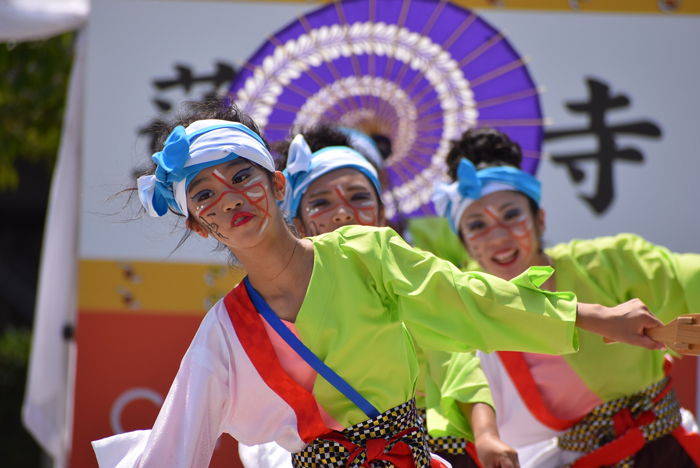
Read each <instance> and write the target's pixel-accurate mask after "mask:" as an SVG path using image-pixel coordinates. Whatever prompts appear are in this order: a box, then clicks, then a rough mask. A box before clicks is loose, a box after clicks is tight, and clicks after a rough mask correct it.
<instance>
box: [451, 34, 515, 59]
mask: <svg viewBox="0 0 700 468" xmlns="http://www.w3.org/2000/svg"><path fill="white" fill-rule="evenodd" d="M506 35H507V33H506V32H505V31H501V32H499V33H498V34H495V35H493V36H491V37H490V38H489V39H488V40H487V41H486V42H484V43H483V44H481V45H480V46H479V47H477V48H476V49H474V50H473V51H471V52H470V53H469V54H468V55H467V56H466V57H464V58H463V59H462V60H460V61H459V68H464V67H466V66H467V64H469V63H471V62H472V61H473V60H475V59H476V58H477V57H479V56H480V55H481V54H483V53H484V52H486V51H487V50H489V49H490V48H491V47H493V46H494V45H496V44H498V43H499V42H501V41H502V40H503V39H505V37H506Z"/></svg>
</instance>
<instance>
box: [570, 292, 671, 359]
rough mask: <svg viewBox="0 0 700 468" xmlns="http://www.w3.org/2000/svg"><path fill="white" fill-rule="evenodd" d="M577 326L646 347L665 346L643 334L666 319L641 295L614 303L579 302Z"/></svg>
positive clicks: (664, 347) (662, 348)
mask: <svg viewBox="0 0 700 468" xmlns="http://www.w3.org/2000/svg"><path fill="white" fill-rule="evenodd" d="M576 326H577V327H579V328H582V329H584V330H587V331H590V332H593V333H597V334H599V335H603V336H605V337H607V338H611V339H613V340H614V341H619V342H620V343H627V344H631V345H634V346H641V347H642V348H647V349H660V350H665V349H666V346H665V345H664V344H663V343H659V342H657V341H654V340H652V339H651V338H649V337H648V336H646V335H645V334H644V330H646V329H649V328H656V327H662V326H663V322H661V320H659V319H657V318H656V317H654V315H652V313H651V312H649V309H648V308H647V306H645V305H644V303H643V302H642V301H640V300H639V299H632V300H630V301H627V302H624V303H622V304H620V305H617V306H615V307H603V306H601V305H597V304H584V303H579V304H578V315H577V318H576Z"/></svg>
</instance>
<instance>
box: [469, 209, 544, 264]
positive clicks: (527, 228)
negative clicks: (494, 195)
mask: <svg viewBox="0 0 700 468" xmlns="http://www.w3.org/2000/svg"><path fill="white" fill-rule="evenodd" d="M484 211H486V214H487V215H489V217H490V218H491V219H492V220H493V222H494V223H495V224H494V225H493V226H491V227H489V228H486V229H484V230H483V231H481V232H478V233H476V234H474V235H469V234H467V239H469V240H470V241H474V240H478V239H480V238H482V237H484V236H486V235H488V234H489V233H491V232H492V231H493V230H494V229H498V228H501V229H505V230H506V232H508V234H509V235H510V236H511V237H512V238H513V239H515V242H516V243H517V244H518V245H519V246H520V248H521V249H522V250H523V253H524V254H525V257H528V256H529V255H530V252H532V238H531V236H530V232H531V229H532V225H531V223H529V221H528V219H527V216H524V217H523V219H521V220H520V221H517V222H512V223H510V224H505V223H503V222H502V221H501V220H500V219H499V218H498V215H497V214H496V213H494V211H493V210H492V209H491V208H490V207H486V209H485V210H484ZM528 224H529V225H528ZM516 231H517V232H516Z"/></svg>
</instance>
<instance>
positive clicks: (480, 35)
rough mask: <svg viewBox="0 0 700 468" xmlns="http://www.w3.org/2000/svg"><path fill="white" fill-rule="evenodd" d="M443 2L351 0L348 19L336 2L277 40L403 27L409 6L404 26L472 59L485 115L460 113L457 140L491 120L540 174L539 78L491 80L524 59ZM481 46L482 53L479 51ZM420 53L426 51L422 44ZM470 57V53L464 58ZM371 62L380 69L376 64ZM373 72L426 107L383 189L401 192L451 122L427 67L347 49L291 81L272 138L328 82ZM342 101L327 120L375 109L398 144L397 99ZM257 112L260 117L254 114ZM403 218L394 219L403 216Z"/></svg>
mask: <svg viewBox="0 0 700 468" xmlns="http://www.w3.org/2000/svg"><path fill="white" fill-rule="evenodd" d="M439 5H440V4H439V2H437V1H431V0H410V1H408V0H345V1H343V2H341V3H340V8H342V13H343V14H344V17H345V21H341V19H340V17H339V14H338V9H337V6H336V5H335V4H330V5H327V6H323V7H321V8H319V9H317V10H315V11H313V12H311V13H309V14H308V15H306V17H305V22H306V23H305V24H304V22H303V21H300V20H294V21H293V22H292V23H290V24H289V25H288V26H287V27H285V28H284V29H282V30H280V31H278V32H277V33H275V34H274V37H275V38H276V41H278V42H277V44H280V43H281V44H284V43H286V42H287V41H289V40H292V39H297V38H299V37H300V36H302V35H304V34H306V33H307V30H306V28H309V29H311V30H314V29H319V28H322V27H324V26H326V27H330V26H332V25H338V24H344V23H347V24H348V25H352V24H354V23H368V22H369V21H370V18H371V17H372V15H373V16H374V19H375V23H381V22H383V23H386V24H393V25H396V24H399V23H400V17H401V12H402V9H403V8H406V7H407V10H406V14H405V21H404V22H403V24H402V26H403V27H404V28H405V29H407V30H409V31H411V32H414V33H417V34H420V35H422V36H426V37H428V38H429V39H430V40H431V41H432V42H433V43H434V44H437V45H440V46H442V47H444V44H445V43H446V42H447V41H450V42H451V43H450V44H449V45H448V46H447V47H446V48H445V50H446V51H447V52H448V53H449V54H450V56H451V58H452V59H453V60H454V61H455V62H457V63H460V62H462V61H463V60H464V61H466V62H468V63H465V64H464V65H463V66H461V67H460V68H461V71H462V73H463V75H464V78H466V80H467V81H468V83H469V88H470V89H471V91H472V92H473V100H474V101H475V102H476V106H477V108H478V118H477V120H476V124H475V125H469V124H468V123H467V122H466V121H464V120H463V119H459V120H458V121H457V128H458V132H457V133H456V134H455V135H454V136H453V138H457V137H458V136H459V134H461V132H462V131H464V130H466V129H467V128H469V127H470V126H472V127H473V126H477V127H478V126H483V125H489V126H492V127H494V128H497V129H498V130H501V131H503V132H505V133H507V134H508V135H509V136H510V137H511V139H513V140H514V141H517V142H518V143H519V144H520V145H521V147H522V149H523V150H524V151H523V153H524V156H525V157H524V158H523V169H524V170H525V171H527V172H529V173H531V174H535V172H536V170H537V165H538V163H539V158H538V156H539V155H540V152H541V148H542V137H543V128H542V124H541V123H540V122H541V120H542V113H541V109H540V103H539V96H538V94H537V93H536V92H534V89H535V84H534V83H533V80H532V78H531V77H530V74H529V73H528V71H527V68H526V67H525V66H517V67H514V68H513V69H511V70H509V71H507V72H505V73H503V74H501V75H500V76H495V77H492V78H491V79H485V77H488V76H489V74H493V73H494V71H495V70H499V69H501V67H504V66H507V65H508V64H512V63H517V61H518V60H520V58H521V57H520V55H519V54H518V53H517V51H515V49H514V48H513V47H512V46H511V45H510V43H509V42H508V41H507V40H506V39H500V40H495V41H493V43H492V45H491V46H490V47H486V44H487V43H489V41H490V40H492V38H495V37H496V36H497V35H498V31H497V30H495V29H494V28H493V27H492V26H490V25H489V24H488V23H486V22H485V21H484V20H483V19H481V18H480V17H478V16H476V15H475V13H473V12H471V11H469V10H466V9H464V8H461V7H458V6H456V5H453V4H451V3H444V4H442V10H441V11H439V15H438V16H437V17H436V18H437V19H436V20H435V18H433V14H434V13H435V12H437V11H438V9H439V8H440V6H439ZM372 10H373V11H372ZM432 20H435V21H434V24H433V26H432V27H430V28H429V29H427V28H426V25H427V24H428V22H429V21H432ZM465 22H470V24H469V26H468V27H467V28H466V29H465V30H464V31H463V32H462V33H461V34H459V35H455V31H457V30H458V29H459V28H460V26H462V25H464V24H465ZM277 44H275V43H273V42H271V41H266V42H265V43H264V44H263V45H262V46H261V47H260V48H259V49H258V50H257V52H255V53H254V54H253V55H252V56H251V57H250V58H249V59H248V65H247V66H246V67H245V68H244V69H243V70H242V71H241V72H240V73H239V74H238V76H237V77H236V78H235V79H234V81H233V83H232V84H231V92H232V96H233V97H234V99H237V98H236V96H237V93H238V91H239V90H240V89H241V88H243V87H244V86H245V85H246V81H247V80H248V79H249V78H251V77H252V76H253V72H252V71H251V69H252V68H254V67H256V66H260V65H261V64H262V63H263V60H264V59H265V58H266V57H268V56H270V55H272V54H273V53H274V51H275V49H276V48H277ZM478 51H481V53H480V54H479V53H477V52H478ZM414 52H415V53H417V54H418V53H419V52H416V51H415V50H414ZM468 57H471V59H469V60H465V59H466V58H468ZM372 64H373V70H374V72H372V69H371V68H372ZM460 65H461V64H460ZM356 69H357V71H356ZM366 75H371V76H375V77H382V78H384V77H386V81H387V82H390V83H392V84H393V85H396V86H397V87H399V88H401V89H403V90H404V92H406V93H407V95H408V96H410V99H411V100H412V101H413V105H414V106H415V108H416V109H417V110H418V111H419V112H418V116H417V117H418V118H417V120H418V122H417V124H416V126H415V143H414V145H412V146H411V147H410V148H409V149H407V151H406V152H405V153H404V154H403V155H402V156H401V157H393V156H392V157H391V158H390V159H389V160H388V161H387V164H386V167H385V169H386V176H387V177H386V180H387V181H388V184H387V185H388V187H384V188H385V190H393V191H395V190H396V189H397V188H399V187H401V186H402V185H404V184H406V183H407V182H408V181H410V180H412V179H416V178H417V176H416V174H419V173H421V171H423V170H425V168H426V167H428V166H429V165H430V160H431V158H432V156H433V155H434V154H435V153H436V152H437V150H438V147H439V141H440V138H441V137H442V136H443V127H444V125H443V124H444V123H445V114H444V111H443V110H442V108H441V103H440V102H439V100H438V94H437V93H436V91H435V88H434V87H433V86H431V85H430V83H429V81H428V80H427V79H426V77H425V76H423V74H422V72H420V71H418V70H416V69H413V68H411V67H410V66H406V65H404V63H403V62H401V61H400V60H397V59H394V58H391V57H389V58H388V57H387V56H386V55H377V54H373V53H370V54H361V55H353V56H352V57H345V56H343V55H340V57H338V58H336V59H334V60H333V61H332V62H331V63H327V62H323V63H321V64H320V65H318V66H312V67H310V68H309V69H308V70H306V72H303V73H302V74H301V76H299V77H298V78H295V79H292V80H291V81H290V82H289V83H288V84H287V85H285V86H284V88H283V90H282V92H281V94H279V96H278V97H277V99H276V103H275V105H274V106H273V109H272V110H271V112H270V113H269V115H268V116H267V124H266V125H264V131H265V135H266V137H267V138H268V139H269V140H271V141H275V140H281V139H284V138H286V137H287V135H288V134H289V130H290V126H291V125H292V123H293V122H294V121H295V118H297V109H299V108H301V107H302V106H303V105H304V104H305V103H306V102H307V100H308V98H309V96H312V95H314V94H316V93H317V92H318V91H319V90H320V89H321V88H322V86H328V85H329V84H331V83H334V82H336V81H337V78H338V77H341V78H346V77H354V76H357V77H362V76H366ZM522 92H524V93H528V92H531V94H530V95H529V96H523V97H520V98H518V99H511V100H508V101H507V102H502V103H498V102H495V101H494V100H497V99H498V98H500V97H503V96H509V95H512V94H514V93H522ZM267 98H269V96H268V97H267ZM335 101H337V102H335V104H334V105H333V106H332V108H331V109H330V110H327V111H326V112H325V114H324V115H323V117H322V118H325V119H330V120H333V121H342V119H344V118H349V117H348V115H347V114H348V113H350V112H354V113H358V112H359V111H358V110H357V109H373V112H374V113H375V115H376V118H377V119H380V120H382V121H384V122H386V123H387V125H388V126H389V127H390V128H391V129H392V134H391V135H388V136H390V137H393V139H394V141H393V143H394V147H395V148H396V144H397V142H396V141H395V140H396V137H397V134H396V131H397V130H396V129H397V128H398V123H399V116H397V114H396V110H395V109H394V107H393V106H392V105H391V104H390V103H388V102H387V101H386V100H384V99H382V98H378V97H373V96H361V97H360V96H351V97H349V98H345V99H336V100H335ZM260 102H262V97H261V96H253V97H252V99H251V100H250V101H246V103H245V105H243V108H244V109H245V110H247V111H249V112H250V111H251V109H253V110H254V107H255V106H256V105H258V104H259V103H260ZM251 106H252V107H251ZM252 113H253V116H254V117H255V112H254V111H253V112H252ZM523 123H525V125H524V124H523ZM437 177H439V176H436V177H434V178H433V179H432V180H424V179H422V178H420V177H418V183H419V184H421V185H422V186H427V187H429V186H431V185H432V183H433V182H435V180H436V179H437ZM428 214H434V210H433V207H432V204H431V203H430V202H428V203H426V204H423V205H422V206H420V207H418V208H417V209H411V210H410V212H408V213H402V217H403V216H420V215H428ZM396 217H397V216H394V217H393V218H394V219H396Z"/></svg>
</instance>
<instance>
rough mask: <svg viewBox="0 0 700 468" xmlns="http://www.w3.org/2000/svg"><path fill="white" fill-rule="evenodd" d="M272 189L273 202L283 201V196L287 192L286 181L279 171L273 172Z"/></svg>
mask: <svg viewBox="0 0 700 468" xmlns="http://www.w3.org/2000/svg"><path fill="white" fill-rule="evenodd" d="M272 187H273V190H274V193H275V200H277V201H282V200H284V194H285V192H286V190H287V179H286V178H285V177H284V174H283V173H282V172H280V171H275V172H274V173H273V174H272Z"/></svg>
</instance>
